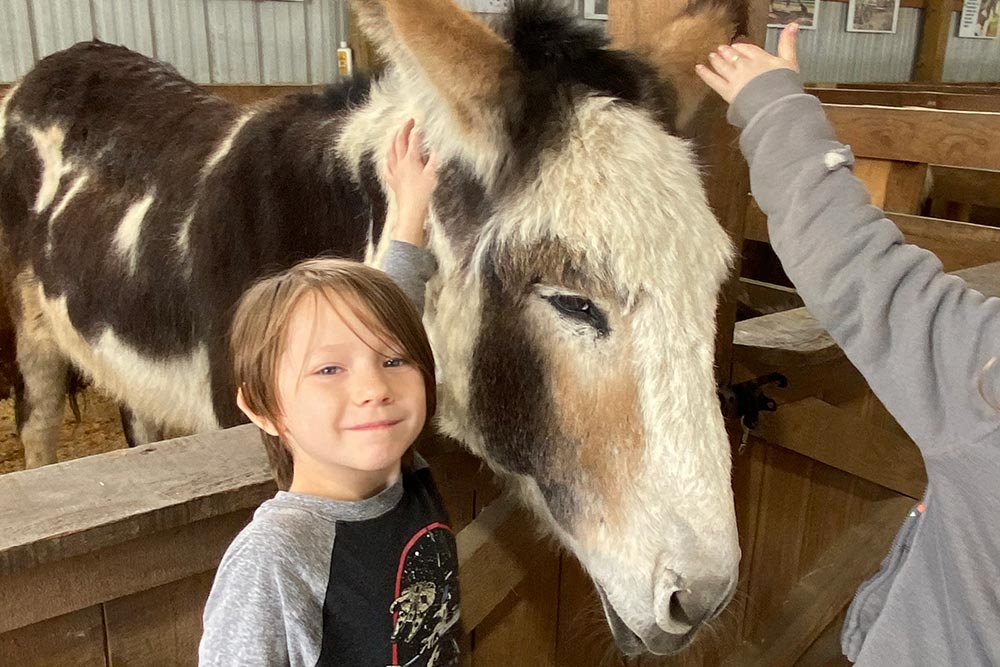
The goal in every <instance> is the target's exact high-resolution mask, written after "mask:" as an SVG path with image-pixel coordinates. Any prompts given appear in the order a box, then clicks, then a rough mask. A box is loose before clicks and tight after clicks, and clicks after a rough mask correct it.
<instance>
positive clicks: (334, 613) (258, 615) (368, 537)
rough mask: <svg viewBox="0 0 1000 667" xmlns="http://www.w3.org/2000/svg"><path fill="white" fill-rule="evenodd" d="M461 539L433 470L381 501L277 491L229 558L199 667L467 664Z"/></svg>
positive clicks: (420, 465) (209, 612) (421, 471)
mask: <svg viewBox="0 0 1000 667" xmlns="http://www.w3.org/2000/svg"><path fill="white" fill-rule="evenodd" d="M457 568H458V557H457V552H456V548H455V538H454V535H453V533H452V530H451V527H450V526H449V524H448V518H447V516H446V515H445V511H444V509H443V506H442V504H441V499H440V497H439V495H438V493H437V489H436V488H435V486H434V482H433V480H432V478H431V473H430V469H429V468H427V467H426V464H425V463H424V462H423V461H422V460H420V459H419V457H417V465H416V466H415V470H414V471H412V472H406V473H404V474H403V475H402V478H401V479H400V481H399V482H397V483H396V484H394V485H393V486H392V487H390V488H388V489H386V490H385V491H383V492H382V493H380V494H378V495H377V496H375V497H373V498H369V499H367V500H362V501H358V502H343V501H334V500H328V499H325V498H317V497H315V496H306V495H301V494H294V493H287V492H279V493H278V494H277V495H276V496H275V497H274V498H272V499H271V500H268V501H267V502H265V503H264V504H263V505H261V506H260V508H259V509H258V510H257V512H256V513H255V514H254V519H253V521H252V522H251V523H250V524H249V525H248V526H247V527H246V528H244V529H243V531H242V532H241V533H240V534H239V535H238V536H237V538H236V539H235V540H234V541H233V543H232V544H231V545H230V547H229V549H228V550H227V551H226V554H225V556H223V559H222V563H221V564H220V565H219V570H218V572H217V574H216V579H215V583H214V584H213V587H212V592H211V594H210V596H209V599H208V603H207V605H206V607H205V632H204V635H203V637H202V642H201V647H200V651H199V654H200V664H202V665H249V664H261V665H263V664H266V665H296V666H299V665H301V666H303V667H314V666H324V667H328V666H333V665H337V666H343V665H350V666H351V667H403V666H404V665H406V666H409V665H413V666H422V667H448V666H452V665H457V664H458V655H459V649H458V638H459V632H460V629H459V622H458V620H459V593H458V569H457Z"/></svg>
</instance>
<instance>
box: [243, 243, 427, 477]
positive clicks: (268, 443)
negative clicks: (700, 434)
mask: <svg viewBox="0 0 1000 667" xmlns="http://www.w3.org/2000/svg"><path fill="white" fill-rule="evenodd" d="M331 293H333V294H337V295H338V296H341V297H345V300H346V301H347V303H348V305H349V307H350V308H351V309H352V312H353V313H354V315H355V316H357V318H358V319H359V320H361V322H362V323H363V324H364V325H365V326H366V327H367V328H368V329H370V330H371V331H372V332H373V333H374V334H375V335H376V336H378V338H379V339H380V341H381V342H382V343H384V344H385V345H386V346H387V347H388V348H389V349H390V350H392V352H393V354H397V355H399V356H400V357H401V358H403V359H405V360H406V361H407V362H409V363H411V364H413V365H414V366H415V367H416V368H417V369H418V370H419V371H420V374H421V375H422V376H423V378H424V388H425V390H426V396H427V418H426V421H425V423H424V432H426V431H427V429H428V428H429V426H428V425H429V424H430V422H431V418H432V417H433V416H434V411H435V409H436V407H437V394H436V384H435V374H434V355H433V353H432V352H431V346H430V342H429V341H428V340H427V332H426V331H425V330H424V326H423V323H422V321H421V318H420V313H418V312H417V309H416V307H415V306H414V305H413V303H412V302H411V301H410V300H409V298H407V296H406V293H405V292H403V290H402V289H400V288H399V286H398V285H396V283H395V282H393V280H392V278H390V277H389V276H388V275H386V274H385V273H383V272H382V271H379V270H378V269H374V268H372V267H370V266H365V265H364V264H361V263H358V262H354V261H350V260H342V259H328V258H319V259H309V260H306V261H304V262H300V263H299V264H296V265H295V266H293V267H292V268H290V269H287V270H286V271H283V272H281V273H278V274H276V275H273V276H269V277H266V278H263V279H261V280H259V281H257V282H256V283H255V284H254V285H252V286H251V287H250V288H249V289H247V291H246V292H244V293H243V296H242V297H241V298H240V301H239V303H238V304H237V306H236V312H235V314H234V316H233V321H232V325H231V327H230V334H229V346H230V352H231V355H232V363H233V366H232V368H233V375H234V380H235V384H236V387H238V388H239V389H240V390H242V392H243V400H244V402H245V403H246V406H247V407H248V408H249V409H250V410H251V411H253V412H254V413H256V414H258V415H260V416H262V417H265V418H267V419H268V420H270V421H271V422H272V423H274V424H280V423H281V415H282V410H281V402H280V400H279V396H278V391H277V371H278V362H279V360H280V359H281V355H282V353H283V352H284V349H285V341H286V339H287V334H288V329H289V322H290V321H291V315H292V313H293V312H294V311H295V309H296V308H297V307H298V305H299V304H300V303H301V302H302V300H303V299H304V298H306V297H308V296H313V297H315V298H329V296H330V294H331ZM261 437H262V439H263V441H264V447H265V449H266V450H267V458H268V460H269V461H270V464H271V471H272V473H273V474H274V479H275V481H276V482H277V483H278V488H280V489H288V487H289V485H290V484H291V481H292V471H293V462H292V455H291V452H289V450H288V448H287V447H285V445H284V443H282V442H281V438H279V437H277V436H273V435H270V434H268V433H266V432H264V431H263V430H262V431H261ZM407 458H408V457H407ZM404 462H405V459H404Z"/></svg>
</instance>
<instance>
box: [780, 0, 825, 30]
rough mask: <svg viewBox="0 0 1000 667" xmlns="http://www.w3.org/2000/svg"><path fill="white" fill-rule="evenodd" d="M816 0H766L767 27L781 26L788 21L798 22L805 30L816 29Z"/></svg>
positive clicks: (817, 3) (817, 6) (817, 7)
mask: <svg viewBox="0 0 1000 667" xmlns="http://www.w3.org/2000/svg"><path fill="white" fill-rule="evenodd" d="M818 10H819V2H818V1H817V0H768V2H767V27H768V28H783V27H784V26H786V25H788V24H789V23H798V24H799V27H800V28H805V29H806V30H815V29H816V14H817V13H818Z"/></svg>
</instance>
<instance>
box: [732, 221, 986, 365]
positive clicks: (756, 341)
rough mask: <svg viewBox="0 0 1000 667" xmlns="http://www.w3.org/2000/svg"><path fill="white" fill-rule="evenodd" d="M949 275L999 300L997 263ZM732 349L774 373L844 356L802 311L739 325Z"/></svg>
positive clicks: (739, 358)
mask: <svg viewBox="0 0 1000 667" xmlns="http://www.w3.org/2000/svg"><path fill="white" fill-rule="evenodd" d="M952 224H957V223H952ZM952 275H956V276H959V277H960V278H962V279H963V280H965V282H966V284H967V285H968V286H969V287H970V288H972V289H975V290H978V291H980V292H982V293H983V294H985V295H986V296H1000V262H992V263H990V264H984V265H982V266H976V267H971V268H968V269H961V270H959V271H954V272H952ZM733 346H734V351H733V354H734V359H735V360H737V361H738V362H740V363H743V364H744V365H750V366H754V367H767V368H770V369H773V370H781V369H785V368H789V367H797V366H808V365H818V364H827V363H830V362H831V361H833V360H835V359H836V358H838V357H840V356H841V355H842V354H843V352H842V351H841V350H840V348H839V347H837V345H836V343H835V342H834V341H833V339H832V338H831V337H830V335H829V334H828V333H827V332H826V330H825V329H823V327H822V326H820V324H819V322H817V321H816V319H815V318H813V317H812V315H810V314H809V311H808V310H806V309H805V308H795V309H792V310H786V311H784V312H780V313H772V314H770V315H762V316H761V317H755V318H752V319H749V320H743V321H742V322H738V323H737V324H736V330H735V332H734V334H733Z"/></svg>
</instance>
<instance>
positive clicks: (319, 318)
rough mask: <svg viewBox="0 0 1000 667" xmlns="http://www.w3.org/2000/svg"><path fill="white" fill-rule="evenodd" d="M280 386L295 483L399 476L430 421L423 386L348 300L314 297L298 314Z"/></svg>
mask: <svg viewBox="0 0 1000 667" xmlns="http://www.w3.org/2000/svg"><path fill="white" fill-rule="evenodd" d="M287 335H288V338H287V341H286V343H285V350H284V353H283V354H282V357H281V359H280V360H279V362H278V372H277V378H276V379H277V384H278V387H277V389H278V397H279V403H280V406H281V412H282V415H283V416H282V420H281V424H280V425H279V426H278V430H279V431H280V434H281V436H282V438H283V439H284V441H285V443H286V445H287V446H288V447H290V448H291V451H292V457H293V459H294V461H295V475H296V477H298V476H299V475H301V474H302V473H303V472H305V473H307V474H309V475H310V476H311V477H316V476H323V477H328V478H331V479H332V478H341V479H342V481H344V482H345V483H350V481H351V476H352V474H353V475H357V476H362V477H367V476H368V475H367V474H369V473H378V472H382V471H386V472H394V471H396V470H398V466H399V461H400V458H401V457H402V455H403V454H404V453H405V452H406V449H407V448H408V447H409V446H410V445H411V444H412V443H413V441H414V440H415V439H416V437H417V435H419V433H420V430H421V429H422V428H423V426H424V421H425V419H426V412H427V404H426V399H425V389H424V379H423V376H422V375H421V373H420V371H419V369H417V368H416V367H415V366H413V365H411V364H409V363H408V362H406V361H403V360H402V359H400V358H399V357H398V356H397V355H396V354H394V353H393V352H392V350H391V349H389V347H387V346H386V345H385V344H384V343H382V342H381V341H380V340H379V339H378V337H377V336H376V335H375V334H374V333H373V332H372V331H370V330H369V329H368V328H367V327H366V326H365V325H364V324H362V322H361V321H360V320H359V319H358V318H357V317H356V316H355V315H354V312H353V310H352V308H351V304H349V303H348V302H347V301H346V300H345V299H344V298H343V297H340V296H338V295H335V294H330V295H323V294H316V295H315V296H314V297H310V296H307V297H306V298H304V299H303V300H302V301H301V303H300V304H299V305H298V306H297V307H296V309H295V310H294V311H293V313H292V321H291V322H290V325H289V328H288V332H287Z"/></svg>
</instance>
